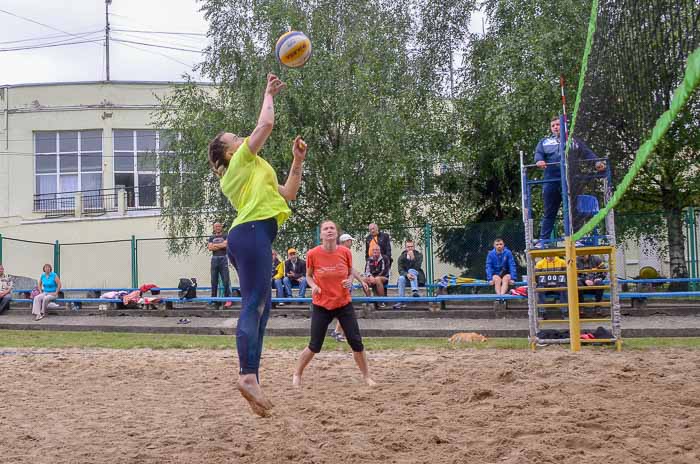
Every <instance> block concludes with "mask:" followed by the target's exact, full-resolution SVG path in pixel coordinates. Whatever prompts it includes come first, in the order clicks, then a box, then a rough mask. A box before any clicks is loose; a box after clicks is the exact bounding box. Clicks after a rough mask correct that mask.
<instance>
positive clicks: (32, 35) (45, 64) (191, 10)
mask: <svg viewBox="0 0 700 464" xmlns="http://www.w3.org/2000/svg"><path fill="white" fill-rule="evenodd" d="M0 10H4V11H0V85H3V84H26V83H34V82H73V81H97V80H104V79H105V47H104V28H105V3H104V0H2V1H0ZM198 10H199V5H198V2H196V1H195V0H113V1H112V4H111V6H110V8H109V11H110V25H111V28H112V30H113V32H112V39H114V40H112V41H110V78H111V79H112V80H131V81H180V80H182V75H183V74H184V73H190V74H191V75H193V76H194V78H195V79H196V80H201V76H199V75H198V74H196V73H193V71H192V67H193V65H194V64H196V63H198V62H200V61H201V59H202V56H201V54H200V53H193V52H189V51H178V50H172V49H165V48H154V47H149V46H147V45H143V44H151V45H160V46H165V47H173V48H183V49H190V50H201V49H202V48H203V47H204V46H205V45H206V43H207V39H206V37H204V36H201V35H171V34H154V33H141V32H135V31H162V32H179V33H193V34H204V33H206V31H207V23H206V22H205V21H204V18H203V17H202V14H201V13H200V12H199V11H198ZM8 13H11V14H8ZM13 15H16V16H13ZM17 16H22V17H24V18H26V19H22V18H19V17H17ZM28 20H31V21H35V22H31V21H28ZM37 23H42V24H43V25H41V24H37ZM47 26H48V27H47ZM472 26H473V28H474V29H475V30H478V31H481V17H480V15H479V16H477V17H475V18H473V20H472ZM120 29H121V30H122V31H120ZM66 33H70V34H75V36H71V35H66ZM28 39H30V40H28ZM87 40H95V42H90V43H81V44H74V45H68V46H61V47H49V48H35V49H27V50H16V51H3V50H7V49H8V48H19V47H31V46H37V45H47V44H56V43H57V42H79V41H87ZM117 40H125V41H130V42H141V44H135V43H124V42H118V41H117Z"/></svg>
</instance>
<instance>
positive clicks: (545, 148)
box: [535, 116, 605, 246]
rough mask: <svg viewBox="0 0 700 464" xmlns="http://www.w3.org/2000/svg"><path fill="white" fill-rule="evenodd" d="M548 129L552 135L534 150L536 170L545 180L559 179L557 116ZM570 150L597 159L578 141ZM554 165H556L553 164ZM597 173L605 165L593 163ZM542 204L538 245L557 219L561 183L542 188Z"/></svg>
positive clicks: (559, 124)
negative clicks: (541, 172) (540, 172)
mask: <svg viewBox="0 0 700 464" xmlns="http://www.w3.org/2000/svg"><path fill="white" fill-rule="evenodd" d="M549 129H550V130H551V132H552V134H551V135H549V136H547V137H545V138H543V139H542V140H540V141H539V143H538V144H537V148H536V149H535V164H536V165H537V167H538V168H540V169H544V178H545V179H561V169H560V167H559V163H560V162H561V154H560V152H559V137H560V129H561V123H560V122H559V116H555V117H553V118H552V119H551V121H550V122H549ZM572 148H573V149H574V150H575V151H576V153H580V155H579V156H580V157H582V158H584V159H587V160H594V159H598V155H596V154H595V153H593V151H592V150H591V149H590V148H588V147H587V146H586V144H584V143H583V142H581V141H580V140H577V139H574V142H573V144H572ZM554 163H556V164H554ZM595 169H596V170H597V171H599V172H600V171H604V170H605V163H604V162H602V161H597V162H596V163H595ZM542 202H543V204H544V215H543V217H542V224H541V226H540V244H539V246H542V243H544V241H546V240H549V239H550V237H551V235H552V230H553V229H554V221H555V220H556V219H557V213H559V208H560V207H561V182H560V181H559V182H548V183H546V184H543V187H542Z"/></svg>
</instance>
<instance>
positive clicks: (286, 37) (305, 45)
mask: <svg viewBox="0 0 700 464" xmlns="http://www.w3.org/2000/svg"><path fill="white" fill-rule="evenodd" d="M275 55H277V61H279V62H280V63H282V64H283V65H284V66H287V67H289V68H300V67H302V66H304V65H305V64H306V62H307V61H309V58H310V57H311V41H310V40H309V38H308V37H306V34H304V33H303V32H299V31H289V32H286V33H284V34H282V37H280V38H279V40H277V45H276V46H275Z"/></svg>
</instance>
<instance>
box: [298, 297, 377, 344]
mask: <svg viewBox="0 0 700 464" xmlns="http://www.w3.org/2000/svg"><path fill="white" fill-rule="evenodd" d="M335 318H338V322H340V326H341V327H342V328H343V332H345V338H347V340H348V344H349V345H350V348H351V349H352V351H354V352H356V353H359V352H362V351H364V350H365V347H364V345H363V344H362V335H360V326H359V325H358V324H357V318H356V317H355V309H354V308H353V307H352V303H348V304H346V305H345V306H342V307H340V308H338V309H333V310H328V309H326V308H324V307H323V306H318V305H312V308H311V340H310V341H309V350H311V351H312V352H314V353H319V352H320V351H321V347H322V346H323V340H324V339H325V338H326V332H328V326H329V325H330V323H331V322H333V319H335Z"/></svg>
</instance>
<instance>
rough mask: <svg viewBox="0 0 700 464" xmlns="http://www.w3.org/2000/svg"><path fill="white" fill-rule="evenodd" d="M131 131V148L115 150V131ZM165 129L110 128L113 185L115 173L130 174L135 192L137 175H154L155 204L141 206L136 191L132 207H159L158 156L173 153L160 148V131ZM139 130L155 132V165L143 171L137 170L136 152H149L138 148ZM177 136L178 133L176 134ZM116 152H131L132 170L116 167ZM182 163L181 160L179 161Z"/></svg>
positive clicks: (115, 183)
mask: <svg viewBox="0 0 700 464" xmlns="http://www.w3.org/2000/svg"><path fill="white" fill-rule="evenodd" d="M117 131H120V132H131V137H132V145H131V150H130V151H129V150H122V149H119V150H117V147H116V139H117V137H116V132H117ZM165 131H166V130H165V129H113V130H112V153H113V154H114V159H115V163H114V169H113V178H114V185H115V186H116V185H117V181H116V176H117V174H131V175H132V176H134V191H135V192H137V191H138V189H139V175H140V174H144V175H155V182H156V183H155V186H156V202H155V205H145V206H141V205H140V195H137V194H136V193H135V194H134V206H133V208H150V207H152V208H160V206H161V205H160V195H159V194H158V192H160V169H159V165H160V157H161V156H162V155H166V154H174V153H173V152H172V151H170V150H168V151H164V150H161V149H160V140H161V132H165ZM140 132H154V133H155V144H156V146H155V151H154V152H153V153H154V154H155V167H154V169H153V170H149V171H144V170H139V166H138V162H139V159H138V154H139V153H151V152H143V151H141V152H140V151H139V150H138V134H139V133H140ZM178 137H179V134H178ZM117 153H120V154H121V153H131V155H132V157H133V160H134V164H133V170H132V171H120V170H118V169H117V166H116V159H117ZM180 164H182V162H180Z"/></svg>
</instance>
